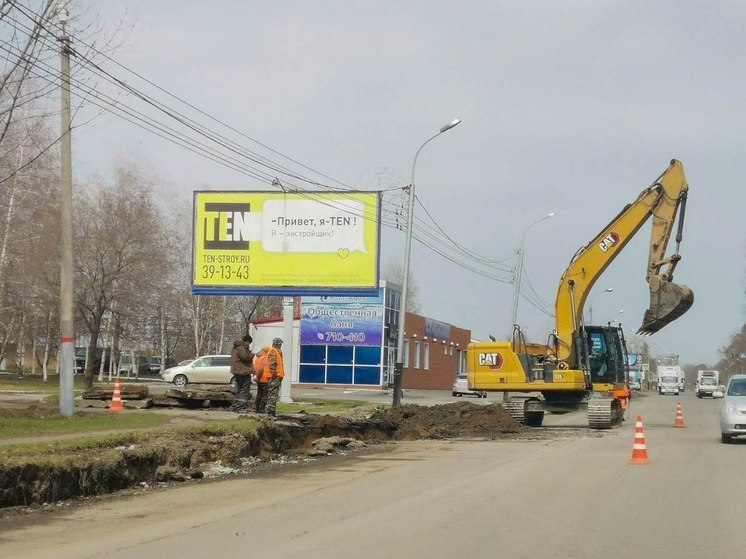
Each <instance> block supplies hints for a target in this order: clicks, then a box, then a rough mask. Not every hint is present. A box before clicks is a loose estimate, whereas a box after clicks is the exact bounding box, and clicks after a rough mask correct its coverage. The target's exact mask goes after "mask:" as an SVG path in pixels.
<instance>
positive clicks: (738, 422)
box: [720, 375, 746, 443]
mask: <svg viewBox="0 0 746 559" xmlns="http://www.w3.org/2000/svg"><path fill="white" fill-rule="evenodd" d="M720 432H721V436H722V441H723V442H724V443H729V442H731V440H732V439H733V437H737V436H739V435H746V375H733V376H732V377H731V378H730V380H729V381H728V387H727V388H726V390H725V396H724V397H723V401H722V403H721V404H720Z"/></svg>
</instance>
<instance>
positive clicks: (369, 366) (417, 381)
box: [252, 282, 471, 390]
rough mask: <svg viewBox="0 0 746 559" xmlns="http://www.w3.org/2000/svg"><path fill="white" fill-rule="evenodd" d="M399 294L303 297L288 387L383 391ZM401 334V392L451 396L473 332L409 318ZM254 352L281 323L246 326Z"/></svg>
mask: <svg viewBox="0 0 746 559" xmlns="http://www.w3.org/2000/svg"><path fill="white" fill-rule="evenodd" d="M400 302H401V292H400V289H399V288H398V287H397V286H393V285H391V284H388V285H387V284H386V283H385V282H381V287H380V289H379V293H378V296H377V297H336V296H322V297H302V298H301V305H300V314H299V317H298V318H297V319H296V321H295V326H294V330H293V332H294V335H293V338H294V339H293V340H292V344H291V345H290V347H292V348H293V351H292V355H287V353H288V352H287V349H289V347H288V345H289V344H287V342H288V340H286V345H285V349H286V352H285V353H286V362H287V361H288V358H289V361H290V363H289V365H290V366H289V367H287V365H286V369H288V370H289V372H290V379H291V383H292V384H293V385H298V386H305V387H317V386H318V387H323V386H335V387H357V388H374V389H375V388H378V389H385V388H389V387H390V386H391V384H392V383H393V373H394V363H395V361H396V343H397V333H398V328H399V316H400V315H399V305H400ZM405 326H406V331H405V332H404V378H403V385H402V386H403V388H405V389H438V390H450V389H451V387H452V385H453V382H454V379H455V377H456V375H457V374H458V373H459V372H463V371H466V346H467V345H468V343H469V341H470V337H471V332H470V331H469V330H466V329H464V328H458V327H456V326H453V325H451V324H447V323H445V322H441V321H437V320H434V319H431V318H427V317H424V316H421V315H418V314H414V313H407V320H406V325H405ZM252 328H253V331H252V335H253V336H254V346H255V349H257V350H258V348H259V347H260V346H261V345H265V343H266V342H267V341H270V340H271V339H272V337H274V336H275V335H281V334H280V332H281V330H282V322H281V321H279V320H269V321H268V320H262V321H256V322H254V323H253V324H252Z"/></svg>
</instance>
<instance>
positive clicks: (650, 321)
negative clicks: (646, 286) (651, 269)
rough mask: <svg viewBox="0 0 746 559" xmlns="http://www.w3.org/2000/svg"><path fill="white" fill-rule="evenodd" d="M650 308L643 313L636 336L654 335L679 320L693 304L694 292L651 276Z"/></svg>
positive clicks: (683, 286) (684, 286)
mask: <svg viewBox="0 0 746 559" xmlns="http://www.w3.org/2000/svg"><path fill="white" fill-rule="evenodd" d="M649 282H650V308H649V309H648V310H646V311H645V315H644V316H643V319H642V326H640V329H639V330H638V331H637V333H638V334H645V335H650V334H655V333H656V332H657V331H658V330H660V329H661V328H663V327H664V326H666V325H667V324H669V323H670V322H673V321H674V320H676V319H677V318H679V317H680V316H681V315H682V314H684V313H685V312H686V311H688V310H689V309H690V308H691V306H692V304H694V292H693V291H692V290H691V289H689V288H688V287H687V286H686V285H679V284H676V283H670V282H667V281H665V280H662V279H661V278H660V277H659V276H651V277H650V279H649Z"/></svg>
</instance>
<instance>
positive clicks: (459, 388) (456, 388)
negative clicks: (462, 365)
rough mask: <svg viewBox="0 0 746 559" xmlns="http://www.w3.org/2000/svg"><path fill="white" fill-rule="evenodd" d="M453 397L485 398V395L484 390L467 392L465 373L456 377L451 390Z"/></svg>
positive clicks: (467, 385)
mask: <svg viewBox="0 0 746 559" xmlns="http://www.w3.org/2000/svg"><path fill="white" fill-rule="evenodd" d="M451 394H452V395H453V396H459V397H461V396H463V395H464V394H466V395H467V396H476V397H477V398H486V397H487V393H486V392H485V391H484V390H469V384H468V381H467V376H466V373H460V374H458V375H456V381H455V382H454V383H453V390H452V391H451Z"/></svg>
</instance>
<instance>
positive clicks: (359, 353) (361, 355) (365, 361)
mask: <svg viewBox="0 0 746 559" xmlns="http://www.w3.org/2000/svg"><path fill="white" fill-rule="evenodd" d="M355 364H356V365H380V364H381V348H380V347H378V346H374V347H367V346H358V347H356V348H355Z"/></svg>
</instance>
